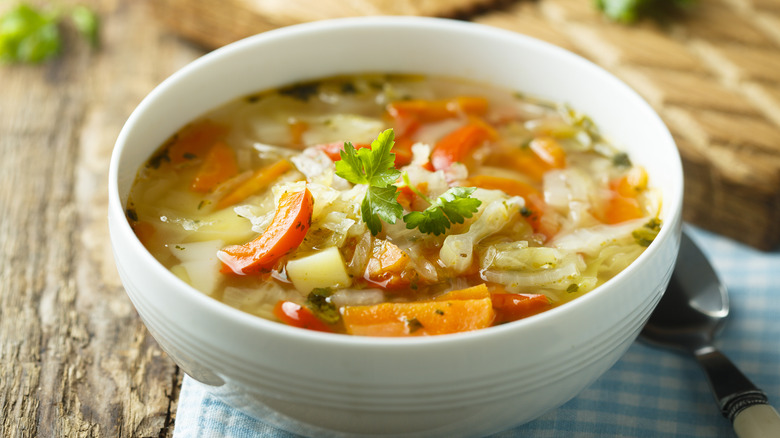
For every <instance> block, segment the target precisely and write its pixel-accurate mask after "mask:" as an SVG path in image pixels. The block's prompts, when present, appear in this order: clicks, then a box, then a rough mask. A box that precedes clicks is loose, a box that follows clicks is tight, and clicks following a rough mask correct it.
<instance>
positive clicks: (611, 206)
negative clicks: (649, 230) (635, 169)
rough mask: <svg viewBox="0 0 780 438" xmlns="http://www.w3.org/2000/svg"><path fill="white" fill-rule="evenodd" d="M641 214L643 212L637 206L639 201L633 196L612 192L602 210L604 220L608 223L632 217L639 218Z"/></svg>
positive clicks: (616, 222)
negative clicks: (605, 207) (604, 209)
mask: <svg viewBox="0 0 780 438" xmlns="http://www.w3.org/2000/svg"><path fill="white" fill-rule="evenodd" d="M642 216H643V214H642V209H641V208H640V207H639V201H637V200H636V199H635V198H629V197H626V196H621V195H620V194H617V193H613V194H612V197H611V198H610V200H609V202H608V203H607V209H606V211H605V212H604V222H606V223H608V224H619V223H621V222H625V221H630V220H632V219H639V218H641V217H642Z"/></svg>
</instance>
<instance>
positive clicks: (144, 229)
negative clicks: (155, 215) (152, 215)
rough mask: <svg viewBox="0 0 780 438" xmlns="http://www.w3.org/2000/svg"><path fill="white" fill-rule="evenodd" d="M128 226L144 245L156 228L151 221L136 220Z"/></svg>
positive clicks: (155, 231)
mask: <svg viewBox="0 0 780 438" xmlns="http://www.w3.org/2000/svg"><path fill="white" fill-rule="evenodd" d="M130 226H131V228H132V229H133V232H134V233H135V236H136V237H138V240H140V241H141V243H143V244H144V245H149V243H150V242H151V240H152V238H153V237H154V235H155V234H156V233H157V230H156V229H155V228H154V225H152V223H151V222H146V221H138V222H134V223H133V224H132V225H130Z"/></svg>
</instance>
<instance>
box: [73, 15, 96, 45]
mask: <svg viewBox="0 0 780 438" xmlns="http://www.w3.org/2000/svg"><path fill="white" fill-rule="evenodd" d="M70 19H71V20H73V24H74V25H75V26H76V30H78V31H79V33H80V34H81V36H83V37H84V38H85V39H86V40H87V41H89V43H90V44H91V45H92V47H97V46H98V44H99V39H98V29H99V20H98V16H97V14H96V13H95V12H94V11H93V10H92V9H90V8H88V7H86V6H84V5H78V6H76V7H74V8H73V10H71V11H70Z"/></svg>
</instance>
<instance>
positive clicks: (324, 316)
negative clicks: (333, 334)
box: [306, 288, 341, 324]
mask: <svg viewBox="0 0 780 438" xmlns="http://www.w3.org/2000/svg"><path fill="white" fill-rule="evenodd" d="M332 294H333V291H332V290H330V289H328V288H317V289H314V290H312V291H311V292H309V295H308V296H307V297H306V307H308V308H309V310H311V311H312V313H314V315H315V316H316V317H317V318H319V319H321V320H322V321H324V322H327V323H328V324H335V323H337V322H338V321H339V319H341V314H340V313H339V309H338V308H336V305H335V304H333V303H332V302H330V300H328V297H330V296H331V295H332Z"/></svg>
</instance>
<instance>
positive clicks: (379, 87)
mask: <svg viewBox="0 0 780 438" xmlns="http://www.w3.org/2000/svg"><path fill="white" fill-rule="evenodd" d="M368 85H369V86H370V87H371V88H373V89H375V90H384V88H385V84H384V82H379V81H370V82H369V83H368Z"/></svg>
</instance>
